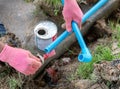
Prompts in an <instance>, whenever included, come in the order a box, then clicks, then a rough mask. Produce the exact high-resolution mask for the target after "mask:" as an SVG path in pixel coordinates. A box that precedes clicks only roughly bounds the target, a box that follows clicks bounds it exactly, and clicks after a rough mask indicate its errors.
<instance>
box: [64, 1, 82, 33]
mask: <svg viewBox="0 0 120 89" xmlns="http://www.w3.org/2000/svg"><path fill="white" fill-rule="evenodd" d="M62 13H63V16H64V20H65V22H66V29H67V31H68V32H70V31H71V22H72V21H73V20H74V21H75V22H77V23H78V25H79V27H81V21H82V17H83V13H82V11H81V9H80V8H79V6H78V4H77V1H76V0H64V8H63V12H62Z"/></svg>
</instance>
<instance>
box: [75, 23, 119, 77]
mask: <svg viewBox="0 0 120 89" xmlns="http://www.w3.org/2000/svg"><path fill="white" fill-rule="evenodd" d="M109 26H110V27H111V28H112V30H113V35H112V41H113V42H114V41H118V42H119V43H118V46H119V47H120V24H118V23H113V22H109ZM111 48H112V47H111V45H98V46H97V47H96V49H95V51H94V52H93V53H92V55H93V59H92V61H91V62H89V63H82V64H80V65H79V67H78V69H77V71H76V72H77V75H78V76H80V77H81V78H83V79H86V78H90V77H91V74H92V72H93V69H94V67H93V64H94V63H99V62H100V61H103V60H105V61H111V60H113V59H115V58H120V54H118V55H112V49H111Z"/></svg>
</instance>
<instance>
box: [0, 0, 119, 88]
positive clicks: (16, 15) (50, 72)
mask: <svg viewBox="0 0 120 89" xmlns="http://www.w3.org/2000/svg"><path fill="white" fill-rule="evenodd" d="M0 8H3V9H1V10H0V13H1V14H0V17H1V21H2V22H3V23H4V25H5V27H6V28H7V31H8V32H10V33H9V34H7V35H6V36H4V37H3V38H1V39H0V40H1V41H3V42H4V43H8V44H9V45H11V46H14V47H23V44H25V46H24V47H23V48H25V47H26V46H29V47H28V48H25V49H29V50H31V52H32V53H36V49H34V45H33V34H32V30H33V29H34V26H35V25H36V24H37V23H39V21H41V20H45V19H46V18H48V17H47V16H46V15H44V13H42V11H41V12H40V13H39V16H36V17H34V15H33V11H34V10H35V6H34V5H33V4H32V3H26V2H24V1H22V0H6V1H5V0H0ZM119 11H120V10H119V9H118V10H117V12H116V13H117V16H116V14H115V13H114V14H112V16H113V19H114V21H116V17H118V16H119V14H120V12H119ZM39 17H41V18H39ZM53 19H54V17H53ZM55 19H56V17H55ZM53 21H54V20H53ZM100 21H102V22H99V21H98V22H97V23H96V25H95V26H93V27H92V28H91V29H92V30H90V31H91V32H90V33H89V34H88V35H86V37H85V41H86V43H87V46H88V47H89V48H90V50H91V52H93V51H94V49H95V47H96V45H98V44H103V43H104V44H109V42H110V41H111V34H112V32H110V31H108V29H106V28H105V27H104V21H103V20H100ZM98 23H99V24H100V25H101V23H102V26H101V27H103V28H102V30H103V31H101V30H100V29H99V28H100V25H99V24H98ZM59 25H60V24H59ZM59 27H60V26H59ZM93 29H95V30H93ZM96 29H97V30H96ZM98 31H100V33H98ZM11 32H12V33H11ZM61 32H62V31H61ZM61 32H59V33H61ZM21 34H22V35H21ZM13 36H14V39H13ZM8 38H9V39H8ZM16 39H17V40H16ZM26 39H27V41H26ZM29 39H30V40H29ZM10 40H12V43H11V41H10ZM24 40H25V41H26V42H24ZM15 42H16V43H15ZM29 42H30V43H31V44H26V43H29ZM31 45H32V46H31ZM30 47H33V49H31V48H30ZM33 51H35V52H33ZM79 53H80V47H79V45H78V42H76V43H74V44H73V45H72V46H71V47H70V48H69V49H68V51H67V52H66V53H65V54H64V55H62V56H61V57H60V58H59V59H56V60H55V61H52V62H51V63H50V64H49V66H48V67H47V68H46V69H45V71H44V72H43V74H42V75H41V76H39V77H38V79H36V80H31V76H24V75H23V74H21V73H18V72H17V71H16V70H14V69H13V68H11V67H10V66H9V65H8V64H6V63H2V62H1V63H0V78H1V80H0V89H85V88H80V87H83V86H84V87H85V86H87V88H86V89H119V87H120V84H119V83H118V84H116V86H117V88H115V87H114V88H113V87H112V86H111V87H110V88H108V87H107V86H106V85H105V83H104V82H99V83H95V84H93V83H92V84H91V83H89V84H86V83H88V81H87V82H86V81H84V82H85V84H84V83H83V81H82V80H81V79H82V78H80V77H78V76H76V75H75V72H76V69H77V68H78V66H79V65H80V64H81V63H80V62H79V61H78V59H77V56H78V54H79ZM13 78H14V79H16V81H13V80H11V79H13ZM80 81H82V83H80ZM16 85H17V86H16ZM90 85H92V86H91V87H89V86H90ZM101 86H102V87H101Z"/></svg>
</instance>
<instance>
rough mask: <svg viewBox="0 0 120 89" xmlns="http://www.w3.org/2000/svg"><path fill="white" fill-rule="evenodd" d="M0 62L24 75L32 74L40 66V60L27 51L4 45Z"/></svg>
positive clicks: (0, 54)
mask: <svg viewBox="0 0 120 89" xmlns="http://www.w3.org/2000/svg"><path fill="white" fill-rule="evenodd" d="M0 61H2V62H6V63H8V64H9V65H10V66H12V67H13V68H15V69H16V70H17V71H19V72H21V73H23V74H25V75H30V74H34V73H35V72H36V71H37V70H38V69H39V68H40V67H41V65H42V64H41V62H40V59H38V58H37V57H35V56H34V55H32V54H31V53H30V52H29V51H27V50H24V49H20V48H13V47H10V46H8V45H5V46H4V48H3V50H2V52H1V53H0Z"/></svg>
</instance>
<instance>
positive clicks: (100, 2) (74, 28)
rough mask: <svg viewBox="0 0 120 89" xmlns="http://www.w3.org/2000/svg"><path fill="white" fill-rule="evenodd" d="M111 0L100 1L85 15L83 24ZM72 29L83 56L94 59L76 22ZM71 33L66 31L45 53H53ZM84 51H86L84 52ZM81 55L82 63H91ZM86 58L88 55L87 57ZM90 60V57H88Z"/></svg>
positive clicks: (79, 58)
mask: <svg viewBox="0 0 120 89" xmlns="http://www.w3.org/2000/svg"><path fill="white" fill-rule="evenodd" d="M108 1H109V0H100V1H99V2H98V3H97V4H96V5H94V7H92V8H91V9H90V10H89V11H88V12H87V13H85V15H84V16H83V18H82V23H85V21H86V20H87V19H89V18H90V17H91V16H92V15H93V14H94V13H95V12H97V11H98V10H99V9H100V8H101V7H102V6H103V5H104V4H106V3H107V2H108ZM62 4H64V0H62ZM72 29H73V31H74V33H75V35H76V37H77V40H78V42H79V45H80V47H81V49H82V53H81V54H89V59H90V60H91V59H92V56H90V55H91V54H90V52H89V50H88V48H87V47H86V44H85V42H84V40H83V37H82V35H81V33H80V30H79V28H78V26H77V24H76V22H74V21H72ZM70 34H71V33H69V32H67V31H64V32H63V33H62V34H61V35H60V36H59V37H58V38H57V39H56V40H55V41H54V42H52V43H51V44H50V45H48V46H47V47H46V48H45V52H46V53H49V52H51V51H52V50H53V49H55V48H56V47H57V46H58V45H59V44H60V43H61V42H62V41H63V40H64V39H65V38H67V37H68V36H69V35H70ZM83 50H84V51H83ZM81 54H79V56H78V60H79V61H82V62H89V61H90V60H88V59H87V60H84V59H83V58H85V57H84V56H83V55H81ZM85 56H86V55H85ZM87 58H88V57H87Z"/></svg>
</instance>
